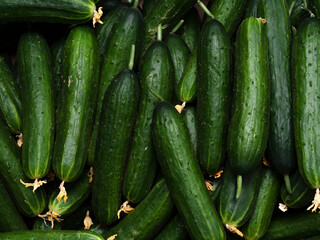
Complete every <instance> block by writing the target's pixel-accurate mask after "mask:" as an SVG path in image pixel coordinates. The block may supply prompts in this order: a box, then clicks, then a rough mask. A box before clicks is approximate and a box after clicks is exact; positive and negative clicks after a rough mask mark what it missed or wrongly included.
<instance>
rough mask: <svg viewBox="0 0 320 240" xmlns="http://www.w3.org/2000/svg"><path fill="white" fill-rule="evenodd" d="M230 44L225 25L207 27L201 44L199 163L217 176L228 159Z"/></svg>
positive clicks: (198, 86)
mask: <svg viewBox="0 0 320 240" xmlns="http://www.w3.org/2000/svg"><path fill="white" fill-rule="evenodd" d="M230 63H231V44H230V40H229V37H228V35H227V33H226V31H225V29H224V27H223V26H222V24H221V23H220V22H219V21H217V20H215V19H212V20H210V21H209V22H207V23H206V24H205V26H204V27H203V29H202V32H201V36H200V40H199V42H198V56H197V71H198V76H197V77H198V78H197V118H198V126H197V128H198V146H197V148H198V149H197V150H198V160H199V163H200V166H201V168H202V169H203V170H204V171H205V172H206V173H209V174H215V173H216V172H217V171H218V170H219V169H220V168H221V166H222V165H223V163H224V160H225V155H226V141H227V131H228V123H229V115H230V105H231V104H230V95H231V81H230V80H231V64H230Z"/></svg>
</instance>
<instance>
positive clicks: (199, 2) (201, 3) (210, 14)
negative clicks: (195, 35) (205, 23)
mask: <svg viewBox="0 0 320 240" xmlns="http://www.w3.org/2000/svg"><path fill="white" fill-rule="evenodd" d="M198 4H199V5H200V7H201V8H202V9H203V11H204V12H205V13H206V14H207V15H208V16H209V17H211V18H212V19H214V18H215V17H214V16H213V15H212V13H211V12H210V10H209V9H208V8H207V7H206V5H204V4H203V2H201V1H200V0H198Z"/></svg>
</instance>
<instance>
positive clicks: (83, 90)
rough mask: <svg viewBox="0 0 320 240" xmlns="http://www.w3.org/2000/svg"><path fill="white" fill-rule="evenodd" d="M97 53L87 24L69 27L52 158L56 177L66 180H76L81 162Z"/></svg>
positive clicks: (93, 95)
mask: <svg viewBox="0 0 320 240" xmlns="http://www.w3.org/2000/svg"><path fill="white" fill-rule="evenodd" d="M98 56H99V49H98V45H97V40H96V38H95V35H94V34H93V31H92V30H91V29H90V28H89V27H87V26H78V27H75V28H73V29H72V30H71V32H70V34H69V36H68V38H67V40H66V43H65V46H64V51H63V59H62V66H63V67H62V74H63V85H62V86H61V91H60V95H59V101H58V102H59V104H58V110H57V120H56V139H55V146H54V149H55V150H54V155H53V161H52V167H53V170H54V172H55V174H56V176H57V177H58V178H59V179H61V180H63V181H66V182H72V181H74V180H75V179H77V178H78V176H79V175H80V173H81V171H82V169H83V167H84V164H85V160H86V154H87V146H88V142H89V140H88V139H89V138H90V134H91V129H92V125H93V115H94V114H93V113H94V109H95V104H96V102H95V99H96V96H97V88H98V80H99V79H98V77H99V57H98Z"/></svg>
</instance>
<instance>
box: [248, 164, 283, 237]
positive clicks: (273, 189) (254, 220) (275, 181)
mask: <svg viewBox="0 0 320 240" xmlns="http://www.w3.org/2000/svg"><path fill="white" fill-rule="evenodd" d="M260 181H261V182H260V188H259V190H258V191H259V192H258V195H257V200H256V205H255V207H254V210H253V213H252V216H251V217H250V219H249V221H248V222H247V223H246V224H245V225H244V226H243V228H242V229H243V234H244V237H245V239H248V240H249V239H250V240H253V239H261V237H262V236H263V235H264V234H265V233H266V232H267V230H268V226H269V224H270V221H271V217H272V214H273V210H274V207H275V206H276V204H277V200H278V197H279V190H280V183H281V181H280V178H279V176H278V174H277V173H276V172H274V170H272V169H270V168H266V167H264V168H263V169H262V174H261V180H260Z"/></svg>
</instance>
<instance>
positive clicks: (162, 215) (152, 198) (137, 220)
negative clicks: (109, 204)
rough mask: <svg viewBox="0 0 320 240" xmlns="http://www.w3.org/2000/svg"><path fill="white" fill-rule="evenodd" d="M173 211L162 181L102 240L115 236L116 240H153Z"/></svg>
mask: <svg viewBox="0 0 320 240" xmlns="http://www.w3.org/2000/svg"><path fill="white" fill-rule="evenodd" d="M173 210H174V203H173V201H172V198H171V195H170V192H169V189H168V187H167V184H166V181H165V180H164V179H162V180H160V181H159V182H157V183H156V184H155V186H154V187H153V188H152V190H151V191H150V193H149V194H148V196H147V197H146V198H145V199H144V200H143V201H142V202H141V203H140V204H139V205H138V206H137V207H136V208H135V209H134V210H133V211H132V212H131V213H129V215H128V216H126V217H125V218H124V219H123V220H121V221H120V222H119V223H118V224H117V225H115V226H114V227H113V228H111V229H110V231H109V232H108V233H107V234H106V235H104V238H105V239H107V238H108V237H111V236H113V235H115V234H117V236H116V238H115V239H116V240H127V239H134V240H150V239H153V238H154V236H156V234H157V233H158V232H159V231H160V229H161V228H162V227H163V226H164V225H165V224H166V223H167V221H168V220H169V219H170V217H171V215H172V213H173Z"/></svg>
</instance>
